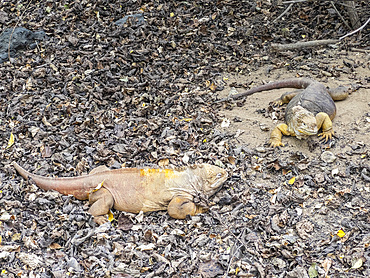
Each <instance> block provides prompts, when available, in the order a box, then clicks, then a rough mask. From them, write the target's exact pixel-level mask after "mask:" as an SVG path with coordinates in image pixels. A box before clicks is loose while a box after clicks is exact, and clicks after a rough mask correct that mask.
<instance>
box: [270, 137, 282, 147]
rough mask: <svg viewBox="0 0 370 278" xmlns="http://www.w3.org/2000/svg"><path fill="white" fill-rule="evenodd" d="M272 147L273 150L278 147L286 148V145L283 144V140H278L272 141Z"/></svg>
mask: <svg viewBox="0 0 370 278" xmlns="http://www.w3.org/2000/svg"><path fill="white" fill-rule="evenodd" d="M269 144H270V147H272V148H276V147H279V146H281V147H284V144H283V143H282V142H281V140H277V139H271V140H270V142H269Z"/></svg>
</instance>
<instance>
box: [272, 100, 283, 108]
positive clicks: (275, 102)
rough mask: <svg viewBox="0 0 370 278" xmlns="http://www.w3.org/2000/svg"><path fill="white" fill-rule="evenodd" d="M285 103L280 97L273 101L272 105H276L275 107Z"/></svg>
mask: <svg viewBox="0 0 370 278" xmlns="http://www.w3.org/2000/svg"><path fill="white" fill-rule="evenodd" d="M283 104H284V103H283V101H282V100H281V99H280V98H279V99H277V100H274V101H273V102H272V106H274V107H276V106H281V105H283Z"/></svg>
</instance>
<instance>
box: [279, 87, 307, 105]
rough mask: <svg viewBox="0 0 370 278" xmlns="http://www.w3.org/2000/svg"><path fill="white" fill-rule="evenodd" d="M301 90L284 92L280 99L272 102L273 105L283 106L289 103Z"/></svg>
mask: <svg viewBox="0 0 370 278" xmlns="http://www.w3.org/2000/svg"><path fill="white" fill-rule="evenodd" d="M302 91H303V90H295V91H293V92H286V93H284V94H282V95H281V97H279V98H278V99H277V100H274V101H273V103H274V105H278V106H280V105H283V104H284V103H289V101H291V100H292V98H294V97H295V96H296V95H298V94H299V93H300V92H302Z"/></svg>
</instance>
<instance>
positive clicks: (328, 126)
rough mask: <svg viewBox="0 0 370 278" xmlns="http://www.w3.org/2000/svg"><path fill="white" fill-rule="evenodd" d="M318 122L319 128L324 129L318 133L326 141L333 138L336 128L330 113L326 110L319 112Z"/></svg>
mask: <svg viewBox="0 0 370 278" xmlns="http://www.w3.org/2000/svg"><path fill="white" fill-rule="evenodd" d="M316 123H317V129H320V128H321V129H322V133H320V134H318V136H321V137H322V138H323V139H324V138H325V142H326V141H328V140H329V139H331V137H332V136H333V135H334V130H333V123H332V121H331V120H330V117H329V115H328V114H326V113H324V112H320V113H318V114H317V115H316Z"/></svg>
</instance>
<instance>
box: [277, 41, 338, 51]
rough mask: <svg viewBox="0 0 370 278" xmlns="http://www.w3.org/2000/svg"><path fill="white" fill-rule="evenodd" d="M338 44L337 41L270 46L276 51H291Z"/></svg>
mask: <svg viewBox="0 0 370 278" xmlns="http://www.w3.org/2000/svg"><path fill="white" fill-rule="evenodd" d="M337 42H339V40H317V41H308V42H297V43H288V44H277V43H273V44H271V47H272V48H273V49H275V50H278V51H284V50H292V49H301V48H307V47H315V46H319V45H326V44H335V43H337Z"/></svg>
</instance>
